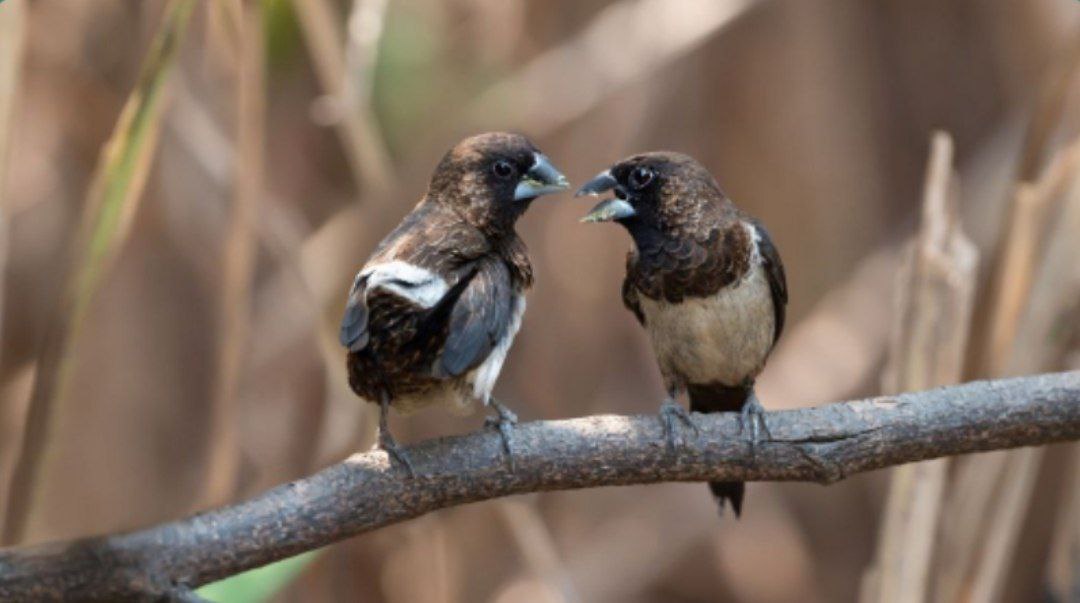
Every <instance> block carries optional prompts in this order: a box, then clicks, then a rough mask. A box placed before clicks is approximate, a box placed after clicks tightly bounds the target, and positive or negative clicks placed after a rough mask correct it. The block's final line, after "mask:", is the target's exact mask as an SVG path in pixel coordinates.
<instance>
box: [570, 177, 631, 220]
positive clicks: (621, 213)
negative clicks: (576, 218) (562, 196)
mask: <svg viewBox="0 0 1080 603" xmlns="http://www.w3.org/2000/svg"><path fill="white" fill-rule="evenodd" d="M612 189H614V190H615V195H616V198H614V199H607V200H605V201H601V202H600V203H599V204H598V205H597V206H596V207H594V208H592V211H590V212H589V214H588V215H586V216H585V217H584V218H582V219H581V221H582V222H611V221H614V220H622V219H624V218H629V217H631V216H633V215H636V214H637V212H636V211H634V206H633V205H630V202H628V201H627V200H626V199H624V198H623V197H625V196H626V195H625V194H622V193H623V191H622V189H620V188H619V181H618V180H616V179H615V176H612V175H611V170H604V171H602V172H600V173H599V174H597V175H596V177H595V178H593V179H592V180H590V181H588V182H586V183H585V184H584V186H582V187H581V188H579V189H578V192H576V193H574V196H575V197H581V196H583V195H591V196H593V197H596V196H599V195H600V194H602V193H606V192H607V191H610V190H612Z"/></svg>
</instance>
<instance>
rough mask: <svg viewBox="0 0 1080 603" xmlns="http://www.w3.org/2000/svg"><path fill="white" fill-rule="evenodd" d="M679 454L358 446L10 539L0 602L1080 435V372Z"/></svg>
mask: <svg viewBox="0 0 1080 603" xmlns="http://www.w3.org/2000/svg"><path fill="white" fill-rule="evenodd" d="M695 420H696V422H697V425H698V428H699V431H698V432H697V434H694V433H691V432H686V433H684V434H683V435H684V437H683V445H682V446H681V448H680V449H679V450H678V453H677V454H673V453H671V452H669V451H668V450H667V448H666V446H665V443H664V439H663V434H662V432H661V429H660V424H659V422H658V421H657V420H656V418H655V417H652V416H638V417H626V416H595V417H586V418H580V419H570V420H562V421H539V422H535V423H527V424H523V425H521V426H519V427H518V428H517V430H516V431H515V451H516V470H515V471H514V472H513V473H511V472H510V471H509V470H508V468H507V465H506V462H505V459H504V457H503V454H502V448H501V443H500V440H499V437H498V435H497V434H495V433H494V432H478V433H472V434H469V435H464V436H458V437H450V438H442V439H438V440H431V441H426V442H421V443H419V444H417V445H416V446H413V447H411V448H410V449H409V454H410V456H411V458H412V460H413V462H414V464H415V465H416V468H417V471H418V476H417V477H416V478H413V479H410V478H408V477H406V476H405V475H403V473H402V472H400V471H399V470H398V469H397V468H396V467H392V466H391V465H390V464H389V463H388V460H387V456H386V454H385V453H383V452H381V451H372V452H367V453H363V454H356V455H353V456H352V457H350V458H349V459H347V460H346V461H344V462H342V463H339V464H337V465H334V466H332V467H329V468H327V469H325V470H323V471H320V472H319V473H316V474H314V475H312V476H310V477H306V478H304V479H300V480H297V481H295V482H292V483H289V484H285V485H283V486H280V487H277V488H274V489H273V490H270V491H268V492H266V493H264V494H262V495H260V496H258V497H256V498H253V499H251V500H248V501H246V502H243V503H240V504H237V505H233V506H230V507H224V508H220V509H216V510H213V511H209V512H206V513H203V514H200V515H196V516H194V517H190V518H187V519H184V520H181V521H176V522H172V523H167V524H163V525H159V526H155V527H151V528H147V529H145V530H141V531H137V532H131V533H128V534H121V535H114V536H102V537H96V538H88V539H82V540H77V541H72V542H61V543H51V544H44V545H37V546H31V547H25V548H13V549H7V550H0V599H2V600H24V599H28V598H33V599H35V600H37V599H44V600H56V599H61V598H68V599H76V600H117V599H125V598H127V599H132V598H147V597H162V598H169V597H170V596H173V594H174V593H177V592H183V590H184V589H185V588H193V587H197V586H199V585H202V584H205V583H208V582H212V581H215V580H219V579H221V578H224V577H226V576H230V575H232V574H236V573H238V572H241V571H244V570H247V569H251V568H254V567H258V566H260V565H264V564H266V563H269V562H272V561H275V560H278V559H282V558H285V557H289V556H292V555H295V554H297V553H301V552H303V551H306V550H311V549H314V548H317V547H321V546H325V545H327V544H330V543H333V542H337V541H339V540H342V539H344V538H348V537H350V536H355V535H357V534H362V533H364V532H368V531H371V530H374V529H376V528H380V527H383V526H387V525H390V524H393V523H397V522H399V521H404V520H406V519H411V518H414V517H417V516H419V515H423V514H425V513H429V512H431V511H434V510H437V509H442V508H446V507H451V506H454V505H459V504H462V503H468V502H474V501H480V500H487V499H491V498H497V497H500V496H507V495H511V494H522V493H525V492H537V491H546V490H568V489H574V488H588V487H596V486H614V485H624V484H644V483H656V482H665V481H706V480H785V481H816V482H821V483H832V482H835V481H837V480H840V479H842V478H844V477H846V476H848V475H851V474H853V473H859V472H862V471H870V470H873V469H880V468H882V467H888V466H891V465H898V464H902V463H909V462H913V461H921V460H925V459H930V458H936V457H941V456H948V455H955V454H964V453H969V452H980V451H986V450H996V449H1002V448H1012V447H1018V446H1033V445H1040V444H1048V443H1052V442H1059V441H1065V440H1076V439H1080V372H1071V373H1058V374H1048V375H1038V376H1033V377H1022V378H1018V379H1008V380H1000V381H985V382H976V383H969V384H966V385H960V386H955V387H947V388H941V389H936V390H931V391H927V392H920V393H913V394H904V395H900V396H892V397H881V398H871V399H866V400H857V401H853V402H845V403H839V404H830V405H827V406H822V407H818V408H812V409H801V410H791V411H784V412H774V413H769V414H768V415H767V421H768V428H769V436H768V438H767V439H766V441H764V442H763V443H762V444H761V445H759V446H758V448H757V451H756V456H755V454H754V453H753V452H752V451H751V450H750V448H749V446H748V444H747V443H746V440H745V439H744V438H743V437H742V436H741V434H740V430H739V424H738V421H737V419H736V417H735V416H734V414H718V415H695Z"/></svg>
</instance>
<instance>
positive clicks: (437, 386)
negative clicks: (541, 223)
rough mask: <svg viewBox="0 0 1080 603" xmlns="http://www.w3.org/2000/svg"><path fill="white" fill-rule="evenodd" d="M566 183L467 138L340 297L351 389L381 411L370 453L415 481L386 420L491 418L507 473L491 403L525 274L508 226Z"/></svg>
mask: <svg viewBox="0 0 1080 603" xmlns="http://www.w3.org/2000/svg"><path fill="white" fill-rule="evenodd" d="M569 186H570V185H569V182H568V181H567V179H566V177H565V176H563V174H562V173H560V172H559V170H558V169H556V168H555V166H554V165H553V164H552V163H551V161H550V160H549V159H548V158H547V156H545V155H544V154H543V153H541V152H540V150H539V149H538V148H537V147H536V146H535V145H534V144H533V143H532V142H531V141H530V140H529V139H528V138H526V137H525V136H523V135H521V134H511V133H505V132H488V133H484V134H478V135H475V136H472V137H469V138H466V139H464V140H462V141H461V142H459V143H458V144H456V145H455V146H454V147H453V148H451V149H450V150H449V151H447V152H446V154H445V155H444V156H443V157H442V159H441V160H440V161H439V163H438V164H437V166H436V167H435V170H434V172H433V174H432V176H431V179H430V182H429V184H428V188H427V192H426V193H425V194H424V196H423V197H422V198H421V199H420V201H419V203H417V205H416V206H415V207H414V208H413V210H412V211H411V212H410V213H409V214H408V215H407V216H405V218H404V219H403V220H402V221H401V223H400V224H399V225H398V226H397V227H396V228H395V229H394V230H393V231H392V232H390V234H388V235H387V236H386V238H384V239H383V240H382V241H381V242H380V243H379V244H378V245H377V246H376V248H375V250H374V252H373V253H372V254H371V257H370V258H369V259H368V260H367V262H366V263H365V264H364V265H363V267H362V268H361V269H360V270H359V272H358V273H357V274H356V277H355V278H354V279H353V282H352V285H351V287H350V288H349V292H348V298H347V301H346V306H345V312H344V317H343V318H342V321H341V329H340V333H339V338H340V342H341V345H343V346H344V347H345V348H346V349H347V355H346V356H347V360H346V364H347V368H348V376H349V386H350V387H351V388H352V390H353V391H354V392H355V393H356V394H357V395H358V396H359V397H360V398H361V399H363V400H365V401H367V402H370V403H373V404H378V405H379V437H378V442H377V445H378V447H380V448H382V449H383V450H385V451H386V452H387V453H388V454H389V455H390V456H391V457H392V458H393V459H394V460H396V461H397V462H398V463H400V464H401V465H403V466H404V468H405V469H406V470H407V471H408V473H409V474H410V475H412V476H415V474H416V473H415V470H414V468H413V464H412V462H411V461H410V459H409V458H408V456H407V454H406V453H405V451H404V449H403V448H402V447H401V446H400V445H399V444H398V443H397V441H396V440H395V439H394V437H393V435H392V434H391V433H390V430H389V426H388V416H389V412H390V409H391V408H393V409H394V410H395V411H397V412H399V413H400V414H402V415H409V414H412V413H413V412H416V411H418V410H420V409H422V408H425V407H429V406H441V407H443V408H446V409H449V410H451V411H452V412H455V413H457V414H471V413H472V412H475V411H476V410H477V408H478V407H480V406H490V407H492V408H493V409H494V410H495V416H494V417H489V420H488V424H489V425H491V426H494V427H497V428H498V431H499V433H500V435H501V437H502V440H503V445H504V448H505V451H506V454H507V456H508V458H509V459H510V463H511V467H512V466H513V448H512V428H513V425H514V424H515V423H516V422H517V417H516V415H515V414H514V413H513V412H512V411H511V410H510V409H509V408H507V407H506V406H505V405H503V404H501V403H500V402H499V401H497V400H496V399H495V398H493V397H492V389H493V388H494V386H495V381H496V380H497V379H498V376H499V372H500V371H501V369H502V365H503V362H504V360H505V359H506V355H507V352H508V351H509V349H510V346H511V344H512V343H513V341H514V337H515V335H516V334H517V332H518V329H519V328H520V326H521V319H522V315H523V314H524V312H525V291H526V290H527V289H529V287H531V286H532V282H533V272H532V266H531V264H530V262H529V256H528V252H527V249H526V247H525V244H524V242H523V241H522V240H521V238H520V237H519V236H518V234H517V232H516V231H515V229H514V226H515V223H516V222H517V220H518V218H519V217H521V215H522V214H523V213H525V210H526V209H528V207H529V205H530V204H531V203H532V201H533V200H535V199H536V198H537V197H540V196H542V195H548V194H552V193H557V192H559V191H562V190H565V189H567V188H569Z"/></svg>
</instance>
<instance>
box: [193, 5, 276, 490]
mask: <svg viewBox="0 0 1080 603" xmlns="http://www.w3.org/2000/svg"><path fill="white" fill-rule="evenodd" d="M264 57H265V52H264V49H263V26H262V10H261V8H260V5H259V3H258V2H248V3H247V6H246V7H245V8H244V14H243V28H242V36H241V48H240V64H239V70H238V76H239V77H238V79H237V88H236V101H237V103H236V116H237V135H236V139H237V153H236V156H237V162H236V190H235V197H234V200H233V203H232V207H231V212H230V216H229V230H228V233H227V235H226V240H225V250H224V258H223V260H224V269H223V273H222V290H221V298H220V303H221V306H220V308H219V310H218V311H219V321H220V322H219V329H218V333H219V340H218V358H217V375H216V382H215V389H214V403H213V413H212V416H211V419H210V432H209V435H208V439H207V441H208V443H209V446H210V450H209V454H208V459H209V460H208V478H207V482H206V495H205V497H204V499H203V501H202V502H203V503H204V504H207V505H216V504H221V503H223V502H226V501H228V500H229V499H230V498H232V496H233V494H234V493H235V491H236V487H237V483H238V478H239V473H240V436H239V427H240V409H239V400H238V392H239V389H240V381H241V377H242V375H243V367H244V359H245V358H246V354H245V353H244V352H245V350H246V348H247V345H248V339H249V334H250V331H251V290H252V281H253V280H254V271H255V254H256V251H257V238H256V231H257V227H256V222H257V221H258V211H259V205H260V199H261V197H262V196H263V164H264V156H263V155H264V153H263V147H264V144H265V132H264V122H265V116H266V90H265V89H266V86H265V82H264V80H265V73H264V71H265V66H264V63H265V60H264Z"/></svg>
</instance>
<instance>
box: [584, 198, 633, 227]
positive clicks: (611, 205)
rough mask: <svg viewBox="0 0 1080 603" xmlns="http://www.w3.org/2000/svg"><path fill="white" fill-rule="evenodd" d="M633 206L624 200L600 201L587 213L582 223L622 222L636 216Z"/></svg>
mask: <svg viewBox="0 0 1080 603" xmlns="http://www.w3.org/2000/svg"><path fill="white" fill-rule="evenodd" d="M636 214H637V212H636V211H634V206H633V205H630V203H629V202H627V201H626V200H625V199H607V200H606V201H601V202H600V204H599V205H597V206H596V207H594V208H592V211H590V212H589V213H588V215H586V216H585V217H584V218H582V219H581V221H582V222H611V221H614V220H622V219H624V218H629V217H631V216H634V215H636Z"/></svg>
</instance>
